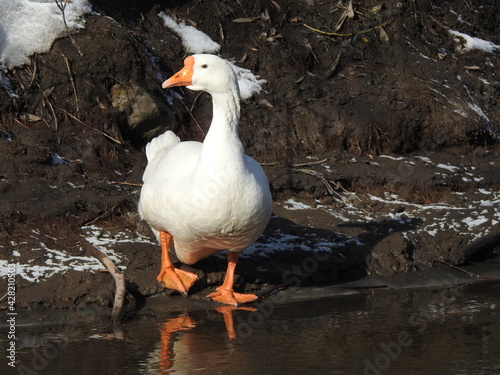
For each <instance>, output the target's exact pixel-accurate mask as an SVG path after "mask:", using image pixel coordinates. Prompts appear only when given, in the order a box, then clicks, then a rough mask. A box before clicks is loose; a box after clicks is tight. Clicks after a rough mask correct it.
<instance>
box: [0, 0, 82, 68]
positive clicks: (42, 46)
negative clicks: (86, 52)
mask: <svg viewBox="0 0 500 375" xmlns="http://www.w3.org/2000/svg"><path fill="white" fill-rule="evenodd" d="M61 3H63V4H66V7H65V9H64V15H65V17H66V23H67V25H68V28H69V30H75V29H79V28H83V27H84V24H85V21H84V19H83V17H82V16H83V15H84V14H86V13H89V12H90V11H91V6H90V3H89V1H88V0H72V1H71V2H67V3H65V2H64V0H61ZM0 25H1V27H2V35H1V37H0V67H4V68H7V69H11V68H14V67H16V66H21V65H24V64H26V63H29V61H30V56H31V55H33V54H34V53H44V52H47V51H48V50H49V49H50V47H51V46H52V43H53V42H54V40H55V39H57V38H59V37H61V36H63V35H64V33H65V32H66V27H65V26H64V22H63V18H62V11H61V10H60V9H59V7H58V6H57V4H56V3H55V1H54V0H35V1H34V0H2V1H0Z"/></svg>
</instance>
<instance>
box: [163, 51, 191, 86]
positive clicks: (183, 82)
mask: <svg viewBox="0 0 500 375" xmlns="http://www.w3.org/2000/svg"><path fill="white" fill-rule="evenodd" d="M193 66H194V57H193V56H188V57H186V58H185V59H184V68H182V69H181V70H179V71H178V72H177V73H175V74H174V75H173V76H172V77H170V78H169V79H167V80H166V81H165V82H163V84H162V85H161V87H162V88H164V89H166V88H168V87H174V86H189V85H191V84H192V82H191V81H192V79H193Z"/></svg>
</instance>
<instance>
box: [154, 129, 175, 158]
mask: <svg viewBox="0 0 500 375" xmlns="http://www.w3.org/2000/svg"><path fill="white" fill-rule="evenodd" d="M179 142H180V139H179V137H177V136H176V135H175V133H174V132H173V131H171V130H167V131H166V132H165V133H163V134H162V135H159V136H158V137H156V138H153V139H152V140H151V142H149V143H148V144H147V145H146V157H147V158H148V162H151V160H153V159H154V158H155V157H156V156H157V155H158V154H159V153H161V152H162V151H164V150H166V149H168V148H170V147H172V146H173V145H175V144H176V143H179Z"/></svg>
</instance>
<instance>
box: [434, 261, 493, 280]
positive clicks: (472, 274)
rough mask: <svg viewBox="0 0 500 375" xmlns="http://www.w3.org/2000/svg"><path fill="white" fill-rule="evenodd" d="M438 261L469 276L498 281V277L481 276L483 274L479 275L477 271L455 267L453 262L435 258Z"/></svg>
mask: <svg viewBox="0 0 500 375" xmlns="http://www.w3.org/2000/svg"><path fill="white" fill-rule="evenodd" d="M437 262H438V263H441V264H444V265H445V266H447V267H450V268H453V269H454V270H457V271H460V272H463V273H465V274H467V275H469V276H471V277H477V278H478V279H483V280H495V281H498V280H500V279H498V278H496V277H489V276H483V275H479V274H477V273H474V272H469V271H467V270H464V269H463V268H460V267H457V266H454V265H453V264H450V263H446V262H445V261H443V260H437Z"/></svg>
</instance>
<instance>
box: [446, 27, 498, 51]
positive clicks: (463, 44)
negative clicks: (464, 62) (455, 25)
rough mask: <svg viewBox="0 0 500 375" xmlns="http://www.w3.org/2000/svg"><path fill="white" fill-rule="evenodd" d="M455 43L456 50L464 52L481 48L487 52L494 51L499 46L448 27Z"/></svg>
mask: <svg viewBox="0 0 500 375" xmlns="http://www.w3.org/2000/svg"><path fill="white" fill-rule="evenodd" d="M448 33H450V34H451V35H452V37H453V39H454V41H455V43H456V44H457V47H456V50H457V52H459V53H466V52H469V51H472V50H482V51H485V52H488V53H495V51H496V50H498V49H500V46H499V45H497V44H494V43H491V42H488V41H486V40H483V39H479V38H476V37H473V36H470V35H467V34H464V33H461V32H459V31H456V30H451V29H448Z"/></svg>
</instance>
